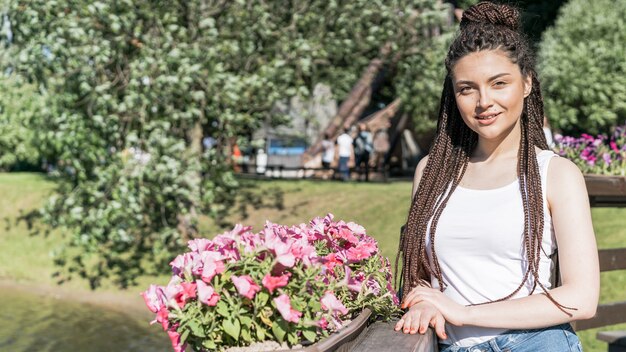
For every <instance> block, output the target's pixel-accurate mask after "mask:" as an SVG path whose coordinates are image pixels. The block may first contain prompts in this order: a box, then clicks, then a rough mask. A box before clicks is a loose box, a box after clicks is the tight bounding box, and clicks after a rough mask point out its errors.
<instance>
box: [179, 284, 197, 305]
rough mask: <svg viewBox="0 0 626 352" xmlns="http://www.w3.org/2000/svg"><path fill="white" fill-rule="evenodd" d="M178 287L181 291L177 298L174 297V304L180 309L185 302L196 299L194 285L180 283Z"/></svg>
mask: <svg viewBox="0 0 626 352" xmlns="http://www.w3.org/2000/svg"><path fill="white" fill-rule="evenodd" d="M180 286H181V287H182V290H181V291H180V294H179V295H178V297H176V302H177V303H178V305H179V306H180V307H181V308H182V307H184V306H185V303H186V302H187V300H189V299H190V298H196V284H195V283H194V282H181V283H180Z"/></svg>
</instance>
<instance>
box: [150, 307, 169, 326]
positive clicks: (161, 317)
mask: <svg viewBox="0 0 626 352" xmlns="http://www.w3.org/2000/svg"><path fill="white" fill-rule="evenodd" d="M169 315H170V312H169V311H168V310H167V308H165V307H163V308H161V309H160V310H159V312H158V313H157V316H156V319H154V320H153V321H151V322H150V325H152V324H154V323H157V322H158V323H160V324H161V326H162V327H163V330H165V331H167V329H169V327H170V321H169V320H168V318H169Z"/></svg>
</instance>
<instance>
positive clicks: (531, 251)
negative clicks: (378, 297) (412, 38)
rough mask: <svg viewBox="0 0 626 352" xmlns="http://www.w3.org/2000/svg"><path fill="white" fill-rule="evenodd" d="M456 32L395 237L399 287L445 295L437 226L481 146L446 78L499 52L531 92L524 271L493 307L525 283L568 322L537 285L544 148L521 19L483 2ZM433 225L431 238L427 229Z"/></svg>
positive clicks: (523, 142) (524, 124)
mask: <svg viewBox="0 0 626 352" xmlns="http://www.w3.org/2000/svg"><path fill="white" fill-rule="evenodd" d="M460 27H461V28H460V33H459V34H458V35H457V37H456V38H455V40H454V42H453V43H452V44H451V46H450V49H449V51H448V54H447V57H446V59H445V65H446V70H447V76H446V78H445V82H444V86H443V92H442V94H441V103H440V108H439V120H438V123H437V133H436V136H435V139H434V141H433V144H432V146H431V149H430V153H429V156H428V162H427V164H426V168H425V170H424V174H423V176H422V178H421V180H420V183H419V186H418V188H417V192H416V193H415V196H414V198H413V200H412V203H411V207H410V210H409V215H408V219H407V224H406V226H405V228H404V231H402V234H401V236H400V246H399V249H398V255H397V257H396V263H395V267H396V270H395V272H396V277H395V282H396V287H401V290H402V296H403V297H406V295H407V294H408V293H409V292H410V290H411V289H412V288H413V287H415V286H417V285H418V284H419V283H420V281H430V277H431V275H432V276H434V277H435V278H436V279H437V281H438V282H439V283H440V285H439V286H440V289H441V291H443V290H444V289H445V287H446V284H445V282H444V281H443V275H442V273H441V268H440V266H439V262H438V260H437V254H436V252H435V241H436V236H435V233H436V229H437V223H438V221H439V218H440V216H441V214H442V212H443V209H444V208H445V206H446V203H447V202H448V199H450V196H451V195H452V193H453V192H454V190H455V189H456V187H457V186H458V185H459V182H460V181H461V179H462V178H463V175H464V173H465V170H466V169H467V164H468V161H469V157H470V155H471V153H472V151H473V150H474V148H475V147H476V144H477V142H478V135H477V134H476V132H474V131H472V130H471V129H470V128H469V127H467V125H466V124H465V123H464V122H463V119H462V118H461V115H460V113H459V110H458V108H457V106H456V101H455V97H454V91H453V87H452V78H451V74H452V68H453V67H454V65H455V64H456V62H457V61H458V60H459V59H461V58H462V57H464V56H465V55H467V54H470V53H475V52H479V51H483V50H499V51H501V52H503V53H505V54H506V55H507V56H508V57H509V59H510V60H511V62H513V63H516V64H517V65H519V68H520V71H521V73H522V75H523V76H524V77H528V75H530V76H531V78H532V90H531V93H530V95H529V96H527V97H526V98H524V109H523V112H522V116H521V123H520V124H521V139H520V145H519V151H518V163H517V175H518V178H519V187H520V193H521V196H522V201H523V208H524V219H525V221H524V234H523V235H524V241H523V246H524V251H525V256H526V257H527V258H528V266H527V268H526V270H525V274H524V277H523V278H522V280H521V282H520V284H519V286H518V287H517V289H515V290H514V291H513V292H511V293H510V294H509V295H507V296H505V297H502V298H500V299H497V300H496V302H497V301H504V300H507V299H509V298H511V297H513V295H515V294H516V293H517V292H519V291H520V290H521V289H522V287H524V285H525V284H526V282H529V280H530V282H531V283H532V291H531V293H532V292H534V290H535V289H536V287H537V285H539V286H540V287H541V288H542V289H543V291H544V292H545V295H546V296H547V297H548V298H549V299H550V300H551V301H552V302H553V303H554V304H555V305H556V306H557V307H559V309H561V310H562V311H563V312H565V313H567V314H568V315H570V316H571V314H570V313H568V312H567V311H565V309H573V308H569V307H565V306H563V305H561V304H560V303H558V302H557V301H556V300H555V299H554V298H553V297H552V296H551V295H550V293H549V292H548V290H547V289H546V288H545V287H544V285H543V284H542V283H541V282H540V281H539V275H538V271H539V260H540V257H541V250H542V249H541V240H542V237H543V227H544V212H543V199H542V191H541V179H540V174H539V166H538V164H537V157H536V153H535V146H536V147H539V148H540V149H548V145H547V143H546V139H545V136H544V133H543V130H542V126H543V117H544V113H543V99H542V97H541V90H540V85H539V81H538V80H537V73H536V72H535V70H534V68H533V66H534V58H533V55H532V52H531V49H530V47H529V44H528V42H527V40H526V38H525V37H524V35H523V34H522V33H521V29H520V28H521V21H520V12H519V11H518V10H517V9H516V8H514V7H511V6H509V5H503V4H495V3H491V2H486V1H484V2H480V3H478V4H476V5H474V6H472V7H470V8H469V9H467V10H466V11H465V12H464V13H463V18H462V20H461V25H460ZM431 220H432V223H431V229H430V232H429V231H428V223H429V221H431ZM427 235H428V236H429V239H430V249H431V253H432V265H431V264H430V263H429V260H428V258H427V255H426V236H427ZM399 258H402V272H401V274H400V281H399V282H398V276H397V274H398V259H399ZM484 303H489V302H484ZM484 303H481V304H484Z"/></svg>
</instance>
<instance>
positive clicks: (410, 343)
mask: <svg viewBox="0 0 626 352" xmlns="http://www.w3.org/2000/svg"><path fill="white" fill-rule="evenodd" d="M371 314H372V312H371V311H370V310H369V309H364V310H363V312H362V313H361V314H360V315H359V316H358V317H356V318H355V319H354V320H352V322H350V324H348V325H347V326H346V327H344V328H343V329H341V330H340V331H338V332H336V333H334V334H332V335H330V336H329V337H327V338H326V339H324V340H321V341H319V342H317V343H315V344H313V345H311V346H308V347H305V348H301V349H298V350H282V351H278V352H294V351H297V352H381V351H388V350H389V349H390V348H392V349H393V350H397V351H412V352H436V351H437V339H436V337H435V334H434V331H433V330H432V329H428V332H427V333H426V334H424V335H419V334H415V335H410V334H404V333H402V332H400V331H394V329H393V328H394V326H395V324H396V322H395V321H390V322H375V323H373V324H369V325H368V321H369V318H370V316H371Z"/></svg>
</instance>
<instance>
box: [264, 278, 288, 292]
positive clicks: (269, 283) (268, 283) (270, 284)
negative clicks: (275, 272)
mask: <svg viewBox="0 0 626 352" xmlns="http://www.w3.org/2000/svg"><path fill="white" fill-rule="evenodd" d="M289 276H291V274H290V273H287V274H285V275H281V276H272V275H270V274H265V276H264V277H263V281H262V284H263V286H265V288H267V289H268V290H269V291H270V293H274V290H275V289H277V288H279V287H285V286H287V283H288V282H289Z"/></svg>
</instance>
